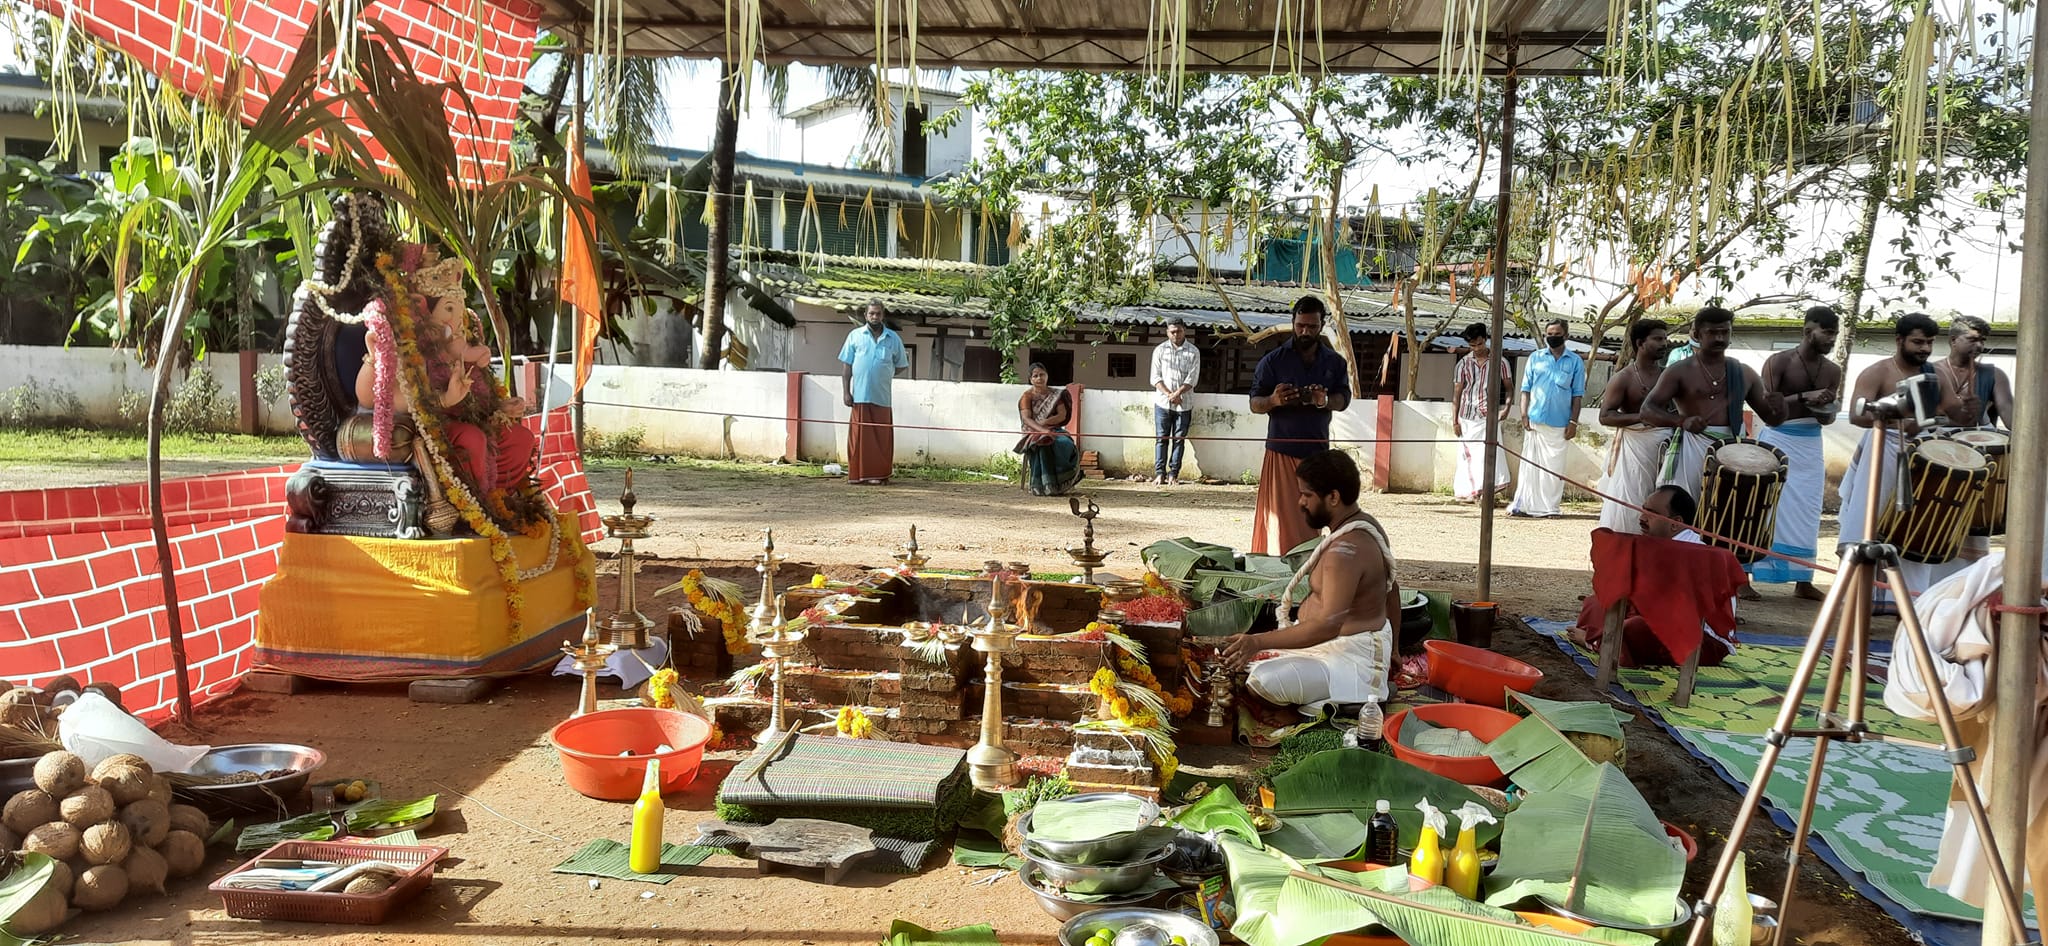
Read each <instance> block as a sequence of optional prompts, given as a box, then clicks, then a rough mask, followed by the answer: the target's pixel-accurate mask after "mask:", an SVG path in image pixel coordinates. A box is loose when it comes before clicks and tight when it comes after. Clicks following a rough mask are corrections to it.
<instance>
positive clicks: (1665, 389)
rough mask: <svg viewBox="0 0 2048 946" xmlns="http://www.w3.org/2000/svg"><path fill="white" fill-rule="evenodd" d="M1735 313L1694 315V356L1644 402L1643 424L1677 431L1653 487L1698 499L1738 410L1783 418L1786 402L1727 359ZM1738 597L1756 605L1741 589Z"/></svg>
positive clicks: (1670, 371)
mask: <svg viewBox="0 0 2048 946" xmlns="http://www.w3.org/2000/svg"><path fill="white" fill-rule="evenodd" d="M1734 324H1735V313H1733V312H1730V311H1728V310H1727V309H1724V308H1721V307H1720V306H1711V305H1710V306H1707V307H1706V308H1703V309H1701V310H1700V311H1699V313H1698V314H1697V315H1695V316H1693V320H1692V344H1693V346H1694V349H1695V350H1694V352H1693V355H1692V357H1690V358H1687V359H1685V360H1683V361H1680V362H1678V363H1676V364H1673V365H1671V366H1669V367H1667V368H1665V369H1664V373H1663V374H1662V375H1660V376H1658V378H1657V385H1656V387H1654V388H1651V389H1650V396H1649V397H1648V398H1647V399H1645V400H1644V402H1643V410H1642V415H1641V416H1642V419H1643V420H1644V421H1645V422H1647V423H1650V424H1655V425H1657V426H1659V427H1675V428H1677V430H1675V431H1673V432H1672V434H1671V445H1670V446H1669V447H1668V448H1667V449H1666V450H1665V453H1664V469H1663V472H1662V474H1661V475H1660V476H1658V478H1657V485H1659V486H1665V485H1675V486H1678V487H1679V488H1680V489H1683V490H1685V491H1686V494H1687V495H1689V496H1698V495H1700V475H1701V473H1702V472H1704V471H1705V469H1706V465H1707V455H1708V454H1709V453H1712V452H1713V448H1714V447H1715V446H1716V445H1717V444H1719V443H1720V442H1721V441H1724V440H1729V439H1731V438H1735V437H1740V436H1742V431H1743V423H1742V406H1743V405H1744V404H1748V405H1749V407H1750V409H1751V410H1753V411H1755V412H1756V415H1757V417H1759V418H1761V419H1762V420H1763V422H1764V423H1766V424H1770V425H1774V426H1775V425H1776V424H1778V423H1780V422H1782V421H1783V420H1784V419H1785V418H1784V401H1783V400H1782V399H1780V398H1779V397H1777V396H1776V395H1773V394H1772V393H1771V392H1770V390H1769V389H1768V388H1766V387H1765V386H1764V383H1763V379H1762V378H1760V377H1758V376H1757V373H1756V371H1754V370H1753V369H1751V368H1750V367H1749V366H1748V365H1745V364H1742V363H1741V362H1739V361H1734V360H1731V359H1729V358H1728V335H1729V332H1730V330H1731V329H1732V328H1733V327H1734ZM1742 597H1743V598H1744V599H1746V600H1751V601H1754V600H1757V598H1758V597H1759V596H1758V595H1757V593H1756V591H1755V589H1752V588H1750V587H1749V586H1747V585H1744V586H1743V588H1742Z"/></svg>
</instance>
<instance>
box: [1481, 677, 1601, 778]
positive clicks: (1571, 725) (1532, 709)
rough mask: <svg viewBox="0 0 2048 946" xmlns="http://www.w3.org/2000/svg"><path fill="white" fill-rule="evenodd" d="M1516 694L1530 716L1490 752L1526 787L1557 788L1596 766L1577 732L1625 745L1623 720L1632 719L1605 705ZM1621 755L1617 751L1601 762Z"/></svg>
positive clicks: (1502, 736) (1488, 751) (1498, 740)
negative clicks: (1573, 734) (1584, 749)
mask: <svg viewBox="0 0 2048 946" xmlns="http://www.w3.org/2000/svg"><path fill="white" fill-rule="evenodd" d="M1510 695H1511V696H1512V697H1514V698H1518V699H1520V701H1521V703H1522V705H1524V706H1526V707H1527V708H1528V709H1529V715H1528V717H1527V718H1525V719H1523V720H1522V721H1521V722H1519V723H1516V724H1515V725H1514V726H1513V727H1512V728H1510V729H1509V730H1508V731H1507V732H1504V733H1501V734H1500V736H1499V737H1498V738H1496V739H1494V740H1493V742H1491V743H1488V744H1487V746H1486V749H1485V754H1486V756H1487V758H1490V759H1492V760H1493V761H1494V763H1495V764H1497V765H1499V766H1500V770H1501V771H1502V772H1505V773H1507V774H1508V775H1509V776H1511V777H1512V778H1513V779H1514V781H1515V784H1516V785H1519V786H1521V787H1522V788H1523V789H1525V790H1528V791H1531V792H1548V791H1554V790H1556V789H1557V787H1558V786H1559V785H1562V784H1564V783H1565V782H1568V781H1571V780H1572V779H1575V778H1577V777H1579V775H1580V773H1582V772H1584V771H1585V770H1587V769H1590V768H1592V767H1593V765H1594V764H1595V760H1593V759H1591V758H1589V757H1588V756H1587V755H1586V754H1585V753H1584V752H1583V751H1581V750H1580V748H1579V746H1578V743H1577V742H1575V741H1574V740H1573V739H1572V737H1571V735H1570V734H1572V733H1585V734H1587V735H1588V736H1591V737H1594V738H1597V739H1602V740H1607V743H1605V744H1611V745H1614V746H1619V745H1620V743H1621V721H1622V720H1625V719H1627V717H1626V716H1625V715H1623V714H1621V713H1620V712H1619V711H1618V710H1616V709H1614V708H1613V707H1611V706H1608V705H1607V704H1605V703H1597V702H1584V703H1567V702H1560V701H1557V700H1545V699H1541V698H1538V697H1527V698H1523V694H1520V693H1512V691H1511V694H1510ZM1618 757H1619V751H1618V750H1617V751H1615V752H1613V753H1610V754H1609V757H1608V758H1603V759H1600V760H1598V761H1600V762H1609V761H1613V760H1614V759H1615V758H1618Z"/></svg>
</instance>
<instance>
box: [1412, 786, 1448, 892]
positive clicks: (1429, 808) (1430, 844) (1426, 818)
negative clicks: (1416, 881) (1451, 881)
mask: <svg viewBox="0 0 2048 946" xmlns="http://www.w3.org/2000/svg"><path fill="white" fill-rule="evenodd" d="M1415 807H1417V808H1419V809H1421V810H1422V837H1421V838H1419V839H1418V840H1416V842H1415V852H1414V853H1413V854H1410V855H1409V856H1408V873H1410V874H1412V875H1414V876H1416V877H1419V878H1421V879H1423V880H1425V881H1428V882H1429V883H1432V884H1440V883H1443V882H1444V851H1443V846H1442V844H1441V843H1440V842H1439V841H1438V839H1439V838H1441V837H1443V836H1444V832H1445V830H1446V825H1445V823H1444V813H1443V812H1441V811H1438V810H1437V808H1436V806H1435V805H1432V804H1430V803H1429V799H1427V798H1424V799H1422V800H1420V801H1417V802H1416V803H1415Z"/></svg>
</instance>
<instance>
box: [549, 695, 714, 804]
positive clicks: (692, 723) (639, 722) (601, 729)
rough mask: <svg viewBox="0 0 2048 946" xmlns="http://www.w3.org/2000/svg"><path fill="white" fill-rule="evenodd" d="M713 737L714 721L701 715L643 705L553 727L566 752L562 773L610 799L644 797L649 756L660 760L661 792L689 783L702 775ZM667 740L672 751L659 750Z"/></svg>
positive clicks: (584, 788)
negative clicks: (706, 745)
mask: <svg viewBox="0 0 2048 946" xmlns="http://www.w3.org/2000/svg"><path fill="white" fill-rule="evenodd" d="M710 738H711V723H710V722H708V721H706V720H705V719H704V718H703V717H701V716H692V715H690V714H688V713H682V712H677V711H676V710H667V709H652V708H649V707H642V706H634V707H627V708H624V709H609V710H599V711H597V712H595V713H591V714H589V715H586V716H577V717H575V718H573V719H568V720H565V721H563V722H561V723H558V724H556V726H555V728H554V729H553V730H552V731H550V732H549V733H548V741H549V742H551V743H554V746H555V749H556V751H557V752H559V753H560V754H561V757H562V776H563V777H564V778H567V779H568V780H569V787H570V788H573V789H575V790H576V791H578V792H581V793H582V794H585V795H588V796H590V797H591V798H602V799H606V800H608V801H631V800H632V799H635V798H638V797H640V785H641V783H642V782H644V781H645V780H646V779H647V761H648V760H649V759H660V760H661V792H662V794H664V795H666V794H669V793H670V792H680V791H682V790H683V789H686V788H689V787H690V783H691V782H694V781H696V780H697V766H698V765H700V764H702V763H703V761H704V743H705V742H706V741H708V740H709V739H710ZM663 745H667V746H670V747H671V750H672V751H669V752H662V753H656V752H655V751H654V750H655V749H656V748H658V747H660V746H663ZM621 752H624V753H628V754H627V755H620V754H619V753H621Z"/></svg>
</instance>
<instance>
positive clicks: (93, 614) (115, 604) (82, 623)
mask: <svg viewBox="0 0 2048 946" xmlns="http://www.w3.org/2000/svg"><path fill="white" fill-rule="evenodd" d="M71 606H72V608H73V609H75V610H76V611H77V612H78V626H79V627H98V626H100V625H102V624H109V623H112V622H114V621H117V620H120V618H121V616H122V615H124V614H127V613H128V607H127V605H125V604H123V603H122V601H121V591H120V589H118V588H108V589H105V590H103V591H95V592H93V593H92V594H89V595H83V596H80V597H79V598H77V599H76V600H74V601H72V602H71Z"/></svg>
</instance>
